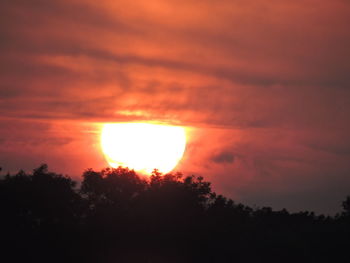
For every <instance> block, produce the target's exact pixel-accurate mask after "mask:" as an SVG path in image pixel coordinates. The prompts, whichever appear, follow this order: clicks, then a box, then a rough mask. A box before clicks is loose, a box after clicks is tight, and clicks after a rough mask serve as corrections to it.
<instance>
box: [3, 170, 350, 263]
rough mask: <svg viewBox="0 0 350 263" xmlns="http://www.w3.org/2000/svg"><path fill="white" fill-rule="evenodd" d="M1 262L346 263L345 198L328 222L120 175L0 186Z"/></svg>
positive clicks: (193, 182) (198, 184) (197, 185)
mask: <svg viewBox="0 0 350 263" xmlns="http://www.w3.org/2000/svg"><path fill="white" fill-rule="evenodd" d="M0 208H1V219H0V225H1V244H0V245H1V247H0V253H1V254H0V261H2V259H3V260H5V259H6V260H5V261H3V262H96V263H99V262H101V263H104V262H165V263H167V262H220V263H221V262H340V260H343V258H344V260H345V261H342V262H347V261H349V260H350V256H349V254H348V251H349V244H350V243H349V241H350V235H349V234H350V197H347V199H346V200H345V201H344V202H343V208H344V210H343V211H342V212H341V213H340V214H338V215H337V216H335V217H325V216H322V215H321V216H316V215H315V214H314V213H312V212H300V213H289V212H288V211H287V210H281V211H273V210H272V209H271V208H269V207H264V208H256V209H252V208H250V207H248V206H245V205H242V204H237V203H235V202H234V201H232V200H230V199H227V198H225V197H223V196H222V195H217V194H215V193H214V192H213V191H212V190H211V187H210V183H208V182H206V181H204V180H203V178H202V177H195V176H187V177H184V176H182V175H181V174H166V175H161V174H160V173H158V172H157V171H154V173H153V175H152V176H151V177H150V178H149V179H145V178H142V177H139V176H138V175H137V174H136V173H135V172H134V171H132V170H129V169H127V168H117V169H109V168H107V169H104V170H102V171H100V172H96V171H94V170H92V169H88V170H86V171H85V172H84V174H83V178H82V182H81V184H80V185H79V186H78V184H77V183H76V182H74V181H73V180H72V179H71V178H69V177H67V176H63V175H60V174H56V173H52V172H49V171H48V169H47V166H46V165H42V166H40V167H39V168H37V169H35V170H34V171H33V173H30V174H28V173H25V172H23V171H20V172H18V173H17V174H15V175H10V174H8V175H4V176H2V177H1V179H0Z"/></svg>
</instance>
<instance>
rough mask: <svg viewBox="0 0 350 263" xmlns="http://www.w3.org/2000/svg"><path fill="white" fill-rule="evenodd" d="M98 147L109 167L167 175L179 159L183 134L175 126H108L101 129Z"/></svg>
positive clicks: (133, 124) (116, 124) (131, 124)
mask: <svg viewBox="0 0 350 263" xmlns="http://www.w3.org/2000/svg"><path fill="white" fill-rule="evenodd" d="M101 146H102V151H103V153H104V155H105V157H106V159H107V161H108V163H109V165H110V166H112V167H115V168H116V167H118V166H124V167H129V168H130V169H134V170H135V171H137V172H140V173H143V174H150V173H151V172H152V171H153V169H155V168H156V169H158V170H159V171H160V172H162V173H168V172H170V171H171V170H173V169H174V168H175V166H176V165H177V164H178V162H179V161H180V160H181V158H182V156H183V153H184V151H185V147H186V133H185V129H184V128H183V127H178V126H167V125H158V124H148V123H108V124H104V126H103V128H102V134H101Z"/></svg>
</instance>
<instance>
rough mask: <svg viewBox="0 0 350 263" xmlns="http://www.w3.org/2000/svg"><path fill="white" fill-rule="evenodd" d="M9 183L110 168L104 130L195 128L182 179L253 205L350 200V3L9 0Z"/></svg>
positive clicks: (4, 123)
mask: <svg viewBox="0 0 350 263" xmlns="http://www.w3.org/2000/svg"><path fill="white" fill-rule="evenodd" d="M0 2H1V8H0V55H1V60H0V80H1V81H0V166H1V167H2V168H3V171H2V174H4V173H6V172H7V171H10V172H16V171H18V170H19V169H25V170H31V169H33V168H35V167H37V166H38V165H40V164H41V163H47V164H48V165H49V168H50V169H51V170H53V171H57V172H61V173H64V174H69V175H70V176H72V177H74V178H76V179H78V178H79V176H80V175H81V174H82V172H83V171H84V169H86V168H89V167H91V168H94V169H101V168H103V167H106V166H107V165H108V164H107V162H106V160H105V158H104V156H103V154H102V151H101V146H100V131H101V127H102V125H103V123H111V122H135V121H139V122H148V121H152V122H160V123H165V124H173V125H181V126H184V127H186V129H187V132H188V142H187V147H186V151H185V155H184V158H183V159H182V161H181V162H180V164H179V165H178V166H177V168H176V170H178V171H182V172H183V173H184V174H186V175H187V174H196V175H202V176H204V178H205V179H206V180H208V181H210V182H212V185H213V188H214V191H216V192H218V193H221V194H224V195H225V196H228V197H230V198H233V199H234V200H235V201H238V202H243V203H244V204H247V205H251V206H253V205H256V206H272V207H273V208H275V209H281V208H284V207H285V208H287V209H288V210H290V211H299V210H305V209H307V210H312V211H316V212H317V213H327V214H328V213H329V214H334V213H335V212H338V211H340V210H341V201H342V200H344V199H345V197H346V195H348V194H349V195H350V136H349V135H350V73H349V71H350V48H349V47H350V33H349V32H350V31H349V28H350V1H348V0H322V1H316V0H301V1H289V0H286V1H281V0H271V1H257V0H221V1H219V0H218V1H213V0H201V1H198V0H196V1H194V0H186V1H185V0H134V1H130V0H128V1H125V0H118V1H112V0H100V1H93V0H84V1H83V0H50V1H48V0H0Z"/></svg>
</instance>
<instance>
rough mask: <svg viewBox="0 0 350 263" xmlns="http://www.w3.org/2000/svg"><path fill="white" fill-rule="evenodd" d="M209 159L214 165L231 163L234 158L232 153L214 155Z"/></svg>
mask: <svg viewBox="0 0 350 263" xmlns="http://www.w3.org/2000/svg"><path fill="white" fill-rule="evenodd" d="M211 159H212V161H213V162H215V163H233V162H234V159H235V157H234V155H233V153H230V152H221V153H219V154H217V155H214V156H213V157H212V158H211Z"/></svg>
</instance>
